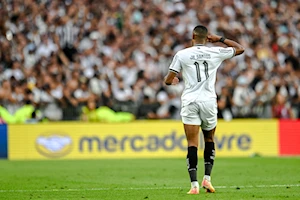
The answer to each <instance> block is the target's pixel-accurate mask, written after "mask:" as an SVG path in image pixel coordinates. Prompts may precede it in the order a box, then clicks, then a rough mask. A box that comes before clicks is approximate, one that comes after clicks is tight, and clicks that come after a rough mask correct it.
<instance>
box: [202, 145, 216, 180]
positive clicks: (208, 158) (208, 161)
mask: <svg viewBox="0 0 300 200" xmlns="http://www.w3.org/2000/svg"><path fill="white" fill-rule="evenodd" d="M214 159H215V143H214V142H205V148H204V166H205V173H204V174H205V175H208V176H210V174H211V170H212V168H213V165H214Z"/></svg>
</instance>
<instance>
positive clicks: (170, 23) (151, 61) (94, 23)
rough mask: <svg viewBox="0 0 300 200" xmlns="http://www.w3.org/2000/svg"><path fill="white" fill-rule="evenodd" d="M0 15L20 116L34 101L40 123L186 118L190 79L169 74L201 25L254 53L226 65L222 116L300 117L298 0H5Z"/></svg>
mask: <svg viewBox="0 0 300 200" xmlns="http://www.w3.org/2000/svg"><path fill="white" fill-rule="evenodd" d="M0 15H1V17H0V83H1V87H0V103H1V106H2V107H3V108H5V109H6V110H7V111H8V112H9V113H10V114H11V115H14V113H16V112H17V111H18V110H19V109H21V108H22V107H23V106H26V105H31V106H33V107H34V109H35V110H36V111H38V112H33V113H34V114H33V115H32V116H30V117H31V118H34V119H35V118H37V120H41V119H47V120H51V121H57V120H90V119H89V115H88V113H89V112H93V110H95V109H98V108H101V107H107V108H109V109H111V110H112V111H114V112H122V113H132V114H134V116H135V118H137V119H180V116H179V112H180V95H181V92H182V90H183V88H184V85H183V81H181V82H180V84H179V85H177V86H170V87H166V86H165V85H164V84H163V77H164V76H165V75H166V73H167V72H168V66H169V64H170V62H171V60H172V57H173V56H174V54H175V52H176V51H178V50H180V49H183V48H185V47H189V46H190V45H191V35H192V30H193V28H194V27H195V26H196V25H198V24H202V25H205V26H207V27H208V29H209V31H210V32H212V33H215V34H219V35H223V36H225V37H227V38H230V39H233V40H236V41H239V42H240V43H241V44H242V45H243V46H244V47H245V49H246V51H245V53H244V54H243V55H241V56H238V57H235V58H233V59H230V60H227V61H225V62H224V63H223V64H222V66H221V67H220V69H219V72H218V75H217V84H216V92H217V95H218V107H219V117H220V118H224V119H225V120H230V119H232V118H249V117H250V118H299V117H300V112H299V110H300V87H299V85H300V78H299V77H300V64H299V57H300V42H299V41H300V3H299V0H185V1H183V0H113V1H112V0H4V1H1V2H0ZM208 45H212V44H208ZM216 45H221V46H222V45H223V44H216ZM36 113H39V114H38V115H37V114H36ZM30 117H29V118H30Z"/></svg>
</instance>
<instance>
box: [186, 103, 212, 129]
mask: <svg viewBox="0 0 300 200" xmlns="http://www.w3.org/2000/svg"><path fill="white" fill-rule="evenodd" d="M217 114H218V106H217V101H216V100H213V101H205V102H193V103H191V104H189V105H187V106H184V107H182V108H181V112H180V115H181V118H182V122H183V123H184V124H188V125H200V126H201V129H202V130H206V131H210V130H212V129H213V128H215V127H216V126H217V119H218V116H217Z"/></svg>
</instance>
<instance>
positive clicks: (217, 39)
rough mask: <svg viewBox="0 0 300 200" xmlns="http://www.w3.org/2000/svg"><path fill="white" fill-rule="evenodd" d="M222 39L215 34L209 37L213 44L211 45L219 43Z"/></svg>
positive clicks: (208, 39)
mask: <svg viewBox="0 0 300 200" xmlns="http://www.w3.org/2000/svg"><path fill="white" fill-rule="evenodd" d="M220 39H221V36H218V35H214V34H208V35H207V41H208V42H211V43H214V42H219V40H220Z"/></svg>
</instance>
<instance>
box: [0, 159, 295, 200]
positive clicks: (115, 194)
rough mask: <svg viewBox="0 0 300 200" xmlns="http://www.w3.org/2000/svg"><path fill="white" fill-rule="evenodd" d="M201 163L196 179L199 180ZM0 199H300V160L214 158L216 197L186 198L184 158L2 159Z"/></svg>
mask: <svg viewBox="0 0 300 200" xmlns="http://www.w3.org/2000/svg"><path fill="white" fill-rule="evenodd" d="M202 163H203V161H202V159H199V169H198V177H199V180H201V179H202V176H203V165H202ZM0 173H1V175H0V199H5V200H9V199H16V200H25V199H101V200H102V199H103V200H104V199H109V200H119V199H128V200H135V199H137V200H138V199H141V200H143V199H147V200H151V199H154V200H160V199H162V200H164V199H166V200H168V199H170V200H176V199H180V200H181V199H217V200H222V199H232V200H235V199H237V200H242V199H289V200H290V199H300V158H299V157H295V158H262V157H254V158H217V159H216V161H215V167H214V170H213V174H212V181H213V184H214V186H215V187H216V193H214V194H208V193H205V192H204V190H203V189H201V192H200V194H199V195H187V194H186V192H187V191H188V190H189V187H190V183H189V178H188V172H187V169H186V164H185V159H184V158H182V159H131V160H127V159H122V160H61V161H54V160H52V161H6V160H0Z"/></svg>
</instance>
